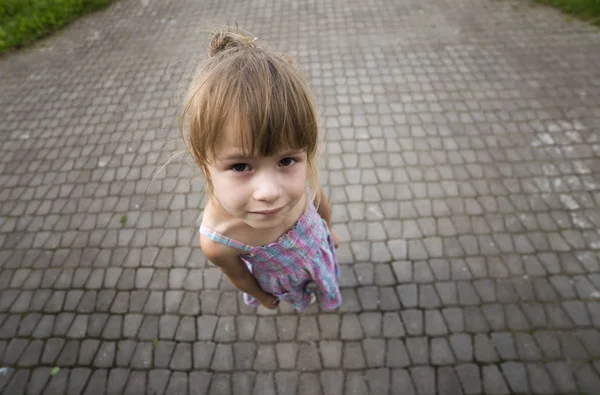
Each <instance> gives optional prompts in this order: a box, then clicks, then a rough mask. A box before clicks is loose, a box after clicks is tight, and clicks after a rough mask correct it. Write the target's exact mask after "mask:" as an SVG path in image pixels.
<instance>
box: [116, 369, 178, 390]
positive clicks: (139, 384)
mask: <svg viewBox="0 0 600 395" xmlns="http://www.w3.org/2000/svg"><path fill="white" fill-rule="evenodd" d="M109 382H110V381H109ZM167 391H168V389H167ZM124 393H125V394H134V395H137V394H140V395H141V394H145V393H146V372H145V371H135V370H134V371H132V372H131V373H130V374H129V380H127V384H126V385H125V389H124Z"/></svg>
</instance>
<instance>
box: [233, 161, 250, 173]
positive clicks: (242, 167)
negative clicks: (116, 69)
mask: <svg viewBox="0 0 600 395" xmlns="http://www.w3.org/2000/svg"><path fill="white" fill-rule="evenodd" d="M231 170H233V171H235V172H236V173H242V172H244V171H248V170H250V166H249V165H248V164H246V163H236V164H235V165H233V166H231Z"/></svg>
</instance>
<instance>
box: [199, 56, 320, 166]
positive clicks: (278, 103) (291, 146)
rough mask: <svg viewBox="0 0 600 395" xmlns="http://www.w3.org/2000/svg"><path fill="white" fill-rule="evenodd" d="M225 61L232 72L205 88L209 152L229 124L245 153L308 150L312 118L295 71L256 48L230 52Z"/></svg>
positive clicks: (314, 135) (312, 146)
mask: <svg viewBox="0 0 600 395" xmlns="http://www.w3.org/2000/svg"><path fill="white" fill-rule="evenodd" d="M225 62H227V63H230V64H229V65H228V66H227V67H228V68H229V70H235V71H234V72H233V73H230V74H229V75H228V76H227V82H224V81H223V80H221V81H218V82H219V83H218V84H215V86H213V87H211V88H212V89H209V91H211V95H208V97H210V98H211V99H209V100H210V101H213V103H212V105H209V106H208V107H210V108H207V109H206V110H208V112H211V113H212V114H207V113H206V112H204V115H205V116H206V117H205V121H209V122H208V123H209V124H206V123H205V128H206V129H205V130H209V131H212V132H211V133H209V134H211V135H213V138H212V139H211V140H212V141H211V143H212V144H211V149H212V150H213V151H214V147H215V144H216V142H217V139H218V135H220V133H221V132H222V131H223V128H224V126H225V124H229V125H232V126H234V128H235V131H236V134H237V135H236V144H237V145H238V146H239V147H240V148H241V149H242V151H243V152H244V154H246V155H256V156H273V155H276V154H278V153H280V152H282V151H284V150H298V151H300V150H302V151H306V152H307V153H308V154H309V155H310V156H312V155H314V153H315V152H316V149H317V145H318V125H317V119H316V114H315V110H314V108H313V104H312V98H311V97H310V95H309V92H308V87H307V86H306V85H305V84H304V82H303V81H302V80H301V79H299V78H298V77H297V73H298V72H297V70H295V69H293V66H292V65H291V64H290V63H289V62H288V61H287V60H286V59H284V58H283V57H274V56H272V55H271V56H269V57H267V56H265V55H264V54H263V53H261V52H260V51H256V52H255V53H253V54H252V55H251V56H248V55H247V54H246V56H244V58H243V59H242V58H236V57H235V56H232V58H231V59H227V60H225ZM214 81H215V82H216V81H217V79H215V80H214ZM211 85H212V84H211ZM215 114H220V116H215ZM211 115H212V116H211ZM203 123H204V122H203Z"/></svg>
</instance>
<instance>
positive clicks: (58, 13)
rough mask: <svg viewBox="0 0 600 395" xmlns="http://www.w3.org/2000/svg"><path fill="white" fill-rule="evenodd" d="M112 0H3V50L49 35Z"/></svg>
mask: <svg viewBox="0 0 600 395" xmlns="http://www.w3.org/2000/svg"><path fill="white" fill-rule="evenodd" d="M111 1H112V0H0V53H3V52H6V51H8V50H11V49H13V48H21V47H24V46H26V45H29V44H31V43H33V42H35V41H36V40H38V39H40V38H42V37H45V36H47V35H49V34H51V33H53V32H55V31H57V30H59V29H60V28H61V27H63V26H65V25H66V24H67V23H69V22H71V21H72V20H74V19H75V18H77V17H78V16H80V15H82V14H85V13H87V12H91V11H95V10H99V9H101V8H103V7H106V6H107V5H108V4H109V3H111Z"/></svg>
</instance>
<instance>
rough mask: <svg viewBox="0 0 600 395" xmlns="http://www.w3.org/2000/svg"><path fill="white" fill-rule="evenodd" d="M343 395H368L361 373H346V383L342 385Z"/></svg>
mask: <svg viewBox="0 0 600 395" xmlns="http://www.w3.org/2000/svg"><path fill="white" fill-rule="evenodd" d="M344 391H345V395H347V394H352V395H359V394H366V393H368V391H369V389H368V387H367V382H366V380H365V377H364V374H363V373H362V372H348V373H346V383H345V384H344Z"/></svg>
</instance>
